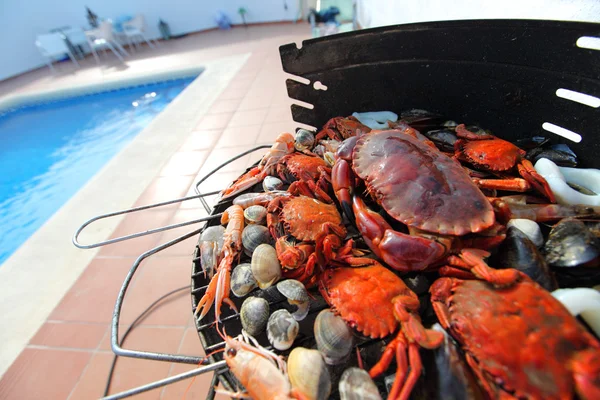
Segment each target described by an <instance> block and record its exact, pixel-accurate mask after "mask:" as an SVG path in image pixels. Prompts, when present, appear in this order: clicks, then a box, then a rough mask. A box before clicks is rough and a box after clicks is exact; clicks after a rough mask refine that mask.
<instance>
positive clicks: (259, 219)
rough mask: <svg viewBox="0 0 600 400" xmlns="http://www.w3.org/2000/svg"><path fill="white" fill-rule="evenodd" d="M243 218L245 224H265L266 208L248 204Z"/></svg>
mask: <svg viewBox="0 0 600 400" xmlns="http://www.w3.org/2000/svg"><path fill="white" fill-rule="evenodd" d="M244 219H245V220H246V223H247V224H257V225H265V224H266V223H267V209H266V208H265V207H263V206H259V205H255V206H250V207H248V208H246V209H245V210H244Z"/></svg>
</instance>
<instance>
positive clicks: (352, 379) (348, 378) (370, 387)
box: [338, 367, 381, 400]
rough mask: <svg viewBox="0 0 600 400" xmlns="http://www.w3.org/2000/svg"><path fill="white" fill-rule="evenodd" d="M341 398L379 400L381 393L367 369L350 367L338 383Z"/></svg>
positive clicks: (348, 399) (346, 399) (343, 399)
mask: <svg viewBox="0 0 600 400" xmlns="http://www.w3.org/2000/svg"><path fill="white" fill-rule="evenodd" d="M338 388H339V392H340V399H341V400H381V395H380V394H379V390H377V386H376V385H375V382H373V379H371V377H370V376H369V374H368V373H367V371H365V370H364V369H361V368H356V367H350V368H348V369H347V370H345V371H344V373H343V374H342V377H341V378H340V382H339V384H338Z"/></svg>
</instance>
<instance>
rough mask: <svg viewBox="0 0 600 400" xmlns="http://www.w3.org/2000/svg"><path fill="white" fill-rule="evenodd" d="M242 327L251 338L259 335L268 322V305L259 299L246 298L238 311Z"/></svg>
mask: <svg viewBox="0 0 600 400" xmlns="http://www.w3.org/2000/svg"><path fill="white" fill-rule="evenodd" d="M240 320H241V322H242V327H243V328H244V330H245V331H246V332H248V333H249V334H250V335H252V336H256V335H258V334H259V333H261V332H262V331H263V330H264V329H265V326H266V325H267V322H268V321H269V303H268V302H267V301H266V300H265V299H262V298H260V297H248V298H247V299H246V300H244V303H242V308H241V309H240Z"/></svg>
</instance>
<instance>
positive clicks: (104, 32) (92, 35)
mask: <svg viewBox="0 0 600 400" xmlns="http://www.w3.org/2000/svg"><path fill="white" fill-rule="evenodd" d="M85 36H86V37H87V39H88V44H89V45H90V48H91V49H92V54H93V55H94V59H95V60H96V64H98V65H100V59H99V58H98V53H97V52H96V50H105V51H106V49H109V50H110V51H112V52H113V53H114V55H115V56H117V58H118V59H119V60H121V62H123V63H124V62H125V60H124V59H123V56H128V55H129V53H128V52H126V51H125V49H124V48H123V46H121V45H120V44H119V42H117V41H116V40H115V35H114V33H113V26H112V23H111V22H110V21H102V22H101V23H100V25H99V26H98V28H96V29H92V30H89V31H85Z"/></svg>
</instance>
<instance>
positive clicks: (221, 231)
mask: <svg viewBox="0 0 600 400" xmlns="http://www.w3.org/2000/svg"><path fill="white" fill-rule="evenodd" d="M224 236H225V228H224V227H223V226H221V225H216V226H209V227H208V228H206V229H204V230H203V231H202V235H200V242H204V241H209V242H217V244H218V246H219V251H221V249H223V241H224Z"/></svg>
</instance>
